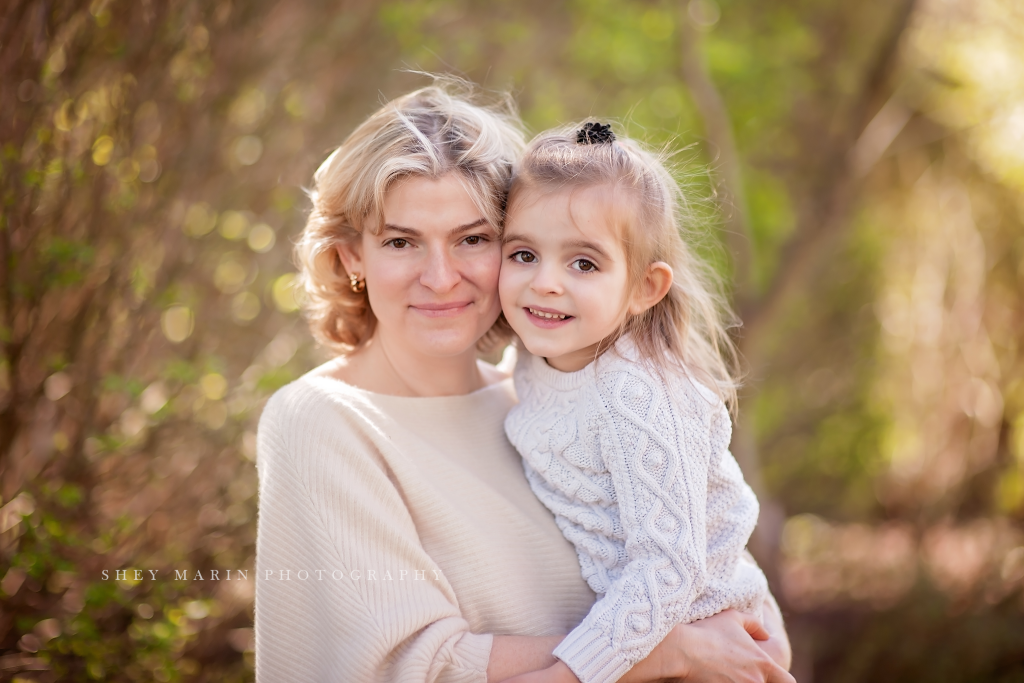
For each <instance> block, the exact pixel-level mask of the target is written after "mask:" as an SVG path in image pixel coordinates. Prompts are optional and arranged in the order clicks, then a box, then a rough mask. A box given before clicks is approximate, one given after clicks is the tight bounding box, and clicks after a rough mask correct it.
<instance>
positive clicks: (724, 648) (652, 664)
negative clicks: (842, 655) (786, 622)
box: [620, 610, 796, 683]
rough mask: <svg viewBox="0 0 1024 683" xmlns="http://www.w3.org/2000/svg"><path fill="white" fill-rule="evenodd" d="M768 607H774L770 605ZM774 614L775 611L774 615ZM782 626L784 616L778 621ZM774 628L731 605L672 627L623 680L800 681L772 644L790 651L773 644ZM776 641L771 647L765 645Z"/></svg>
mask: <svg viewBox="0 0 1024 683" xmlns="http://www.w3.org/2000/svg"><path fill="white" fill-rule="evenodd" d="M765 611H766V612H767V611H768V610H765ZM773 617H774V615H773ZM772 627H773V628H779V629H780V630H781V620H779V621H778V623H775V622H772ZM775 639H777V636H775V637H773V632H770V631H769V630H766V629H765V628H764V627H763V626H762V625H761V622H759V621H758V620H757V619H756V618H755V617H753V616H751V615H749V614H746V613H744V612H738V611H736V610H726V611H724V612H720V613H718V614H716V615H715V616H713V617H708V618H707V619H701V620H700V621H695V622H693V623H690V624H680V625H678V626H676V627H675V628H673V629H672V630H671V631H669V634H668V635H667V636H666V637H665V640H663V641H661V643H660V644H659V645H658V646H657V647H656V648H654V650H653V651H652V652H651V654H650V655H648V657H647V659H645V660H643V661H641V662H640V663H639V664H637V665H636V666H635V667H633V668H632V669H630V670H629V671H628V672H627V673H626V675H625V676H623V677H622V678H621V679H620V680H621V681H622V683H642V682H644V681H653V680H658V679H662V678H666V679H683V680H685V681H686V683H796V681H795V679H794V678H793V677H792V676H791V675H790V674H789V672H788V671H786V670H785V669H784V668H783V667H782V666H780V663H779V662H777V661H776V660H775V659H774V658H773V657H772V656H771V655H770V654H769V652H768V651H767V649H775V650H778V651H779V653H780V655H781V654H782V653H788V650H789V647H788V646H789V643H788V641H786V643H785V647H782V646H781V644H780V643H772V642H771V641H772V640H775ZM766 644H770V645H769V647H767V648H766V647H765V645H766Z"/></svg>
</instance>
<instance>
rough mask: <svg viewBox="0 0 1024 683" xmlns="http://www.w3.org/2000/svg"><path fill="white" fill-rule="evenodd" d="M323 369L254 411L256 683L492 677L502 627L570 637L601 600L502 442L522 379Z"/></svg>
mask: <svg viewBox="0 0 1024 683" xmlns="http://www.w3.org/2000/svg"><path fill="white" fill-rule="evenodd" d="M329 366H330V364H326V365H325V366H322V367H321V368H318V369H317V370H314V371H313V372H311V373H309V374H307V375H305V376H303V377H301V378H300V379H298V380H296V381H295V382H292V383H291V384H289V385H288V386H286V387H284V388H282V389H280V390H279V391H278V392H277V393H275V394H274V395H273V396H272V397H271V398H270V400H269V402H268V403H267V406H266V408H265V409H264V411H263V415H262V417H261V419H260V424H259V432H258V440H257V468H258V471H259V482H260V483H259V500H260V505H259V517H258V524H257V540H256V572H255V573H256V600H255V602H256V616H255V626H256V680H257V681H258V682H259V683H278V682H281V683H303V682H309V683H313V682H316V683H325V682H338V683H348V682H360V683H361V682H363V681H414V682H416V683H421V682H423V681H484V680H486V674H485V672H486V668H487V661H488V658H489V656H490V648H491V642H492V634H519V635H555V634H564V633H568V632H569V631H571V630H572V629H573V627H575V626H576V624H578V623H579V622H580V620H581V619H582V618H583V617H584V616H585V615H586V614H587V612H588V610H589V609H590V607H591V605H592V604H593V602H594V597H595V596H594V593H593V592H592V591H591V590H590V589H589V588H588V587H587V584H586V583H585V582H584V580H583V579H582V578H581V577H580V572H579V566H578V564H577V561H576V555H575V552H574V550H573V547H572V545H571V544H569V543H568V542H567V541H566V540H565V538H563V536H562V534H561V533H560V532H559V530H558V527H557V526H556V525H555V521H554V519H553V518H552V516H551V513H550V512H548V511H547V509H545V508H544V506H543V505H541V503H540V502H538V500H537V499H536V497H535V496H534V495H533V493H532V492H531V491H530V488H529V486H528V484H527V482H526V479H525V478H524V476H523V469H522V463H521V460H520V458H519V455H518V454H517V453H516V451H515V450H514V449H513V448H512V446H511V445H510V444H509V443H508V441H507V439H506V438H505V434H504V430H503V427H502V424H503V421H504V419H505V415H506V413H507V412H508V410H509V408H511V407H512V405H513V404H514V403H515V394H514V392H513V387H512V381H511V380H505V381H503V382H500V383H497V384H494V385H491V386H489V387H487V388H484V389H482V390H480V391H477V392H474V393H472V394H468V395H465V396H451V397H441V398H403V397H396V396H383V395H380V394H374V393H371V392H368V391H363V390H361V389H356V388H354V387H352V386H349V385H347V384H345V383H343V382H340V381H338V380H336V379H333V378H330V377H326V376H322V373H323V372H325V371H326V370H328V369H329Z"/></svg>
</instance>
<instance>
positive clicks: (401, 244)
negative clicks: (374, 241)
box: [385, 237, 409, 249]
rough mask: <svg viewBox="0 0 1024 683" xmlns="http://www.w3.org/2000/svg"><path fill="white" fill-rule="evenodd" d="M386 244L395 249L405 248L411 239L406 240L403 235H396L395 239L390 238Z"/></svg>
mask: <svg viewBox="0 0 1024 683" xmlns="http://www.w3.org/2000/svg"><path fill="white" fill-rule="evenodd" d="M385 244H387V245H388V246H390V247H394V248H395V249H404V248H405V247H406V246H408V244H409V240H404V239H402V238H401V237H396V238H395V239H393V240H388V241H387V242H386V243H385Z"/></svg>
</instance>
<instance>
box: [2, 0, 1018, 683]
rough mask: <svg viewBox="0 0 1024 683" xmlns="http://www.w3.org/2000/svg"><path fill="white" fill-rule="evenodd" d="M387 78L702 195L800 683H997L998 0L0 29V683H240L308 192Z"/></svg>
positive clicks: (13, 6)
mask: <svg viewBox="0 0 1024 683" xmlns="http://www.w3.org/2000/svg"><path fill="white" fill-rule="evenodd" d="M415 70H427V71H432V72H449V73H455V74H459V75H462V76H465V77H466V78H468V79H470V80H472V81H475V82H477V83H479V84H481V85H483V86H484V87H486V88H491V89H499V90H500V89H511V90H512V92H513V94H514V97H515V99H516V101H517V102H518V104H519V106H520V108H521V111H522V115H523V117H524V120H525V121H526V124H527V126H528V127H529V129H530V131H531V132H538V131H540V130H542V129H544V128H546V127H549V126H553V125H557V124H561V123H565V122H567V121H571V120H578V119H581V118H584V117H588V116H595V117H597V118H600V119H601V120H608V119H614V120H617V121H619V122H620V124H621V125H622V127H623V128H624V129H626V130H628V131H629V132H630V133H631V134H632V135H634V136H636V137H639V138H641V139H644V140H646V141H648V142H649V143H651V144H652V145H655V146H668V147H669V148H672V149H675V150H678V152H679V153H678V154H677V156H676V159H677V160H679V162H680V166H681V169H682V172H683V174H684V175H685V176H686V178H687V179H688V182H689V185H690V188H691V191H692V192H693V193H694V197H697V198H699V197H701V196H706V197H709V198H712V200H713V201H710V202H709V201H702V202H698V204H699V205H700V206H702V207H705V208H706V212H705V213H706V219H707V239H706V240H705V241H704V243H703V245H702V247H701V248H702V249H704V250H705V253H706V254H707V255H708V256H709V258H712V259H713V260H714V261H715V263H717V264H718V266H719V267H720V268H721V269H722V271H723V272H724V273H725V274H727V277H728V280H729V282H730V283H731V287H732V289H731V296H732V299H733V301H734V303H735V306H736V308H737V310H738V311H739V312H740V314H741V316H742V318H743V321H744V326H743V327H742V328H741V329H739V330H737V340H738V343H739V344H740V347H741V349H742V351H743V354H744V357H745V359H746V363H747V369H748V374H747V384H746V389H745V392H744V395H743V398H742V404H741V409H740V419H739V422H738V424H737V427H736V433H735V438H734V443H733V449H734V452H735V453H736V454H737V456H738V458H739V459H740V461H741V463H742V465H743V467H744V470H745V472H746V475H747V478H748V480H749V481H750V482H751V483H752V484H753V485H754V486H755V487H756V489H757V491H758V493H759V495H760V497H761V501H762V516H761V523H760V525H759V527H758V531H757V533H756V535H755V537H754V539H753V541H752V548H753V550H754V552H755V554H756V555H757V557H758V558H759V560H760V561H761V563H762V564H763V565H764V567H765V569H766V571H767V573H768V574H769V576H770V578H771V581H772V583H773V587H774V591H775V594H776V595H777V596H778V598H779V600H780V602H781V603H782V606H783V609H784V612H785V615H786V618H787V623H788V627H789V630H790V633H791V635H792V638H793V641H794V648H795V662H794V673H795V675H796V676H797V679H798V680H799V681H801V682H802V683H808V682H810V681H821V682H824V681H829V682H840V681H843V682H845V681H850V682H853V681H901V682H907V681H929V682H947V681H948V682H954V681H1005V682H1009V681H1024V594H1022V585H1024V349H1021V345H1020V340H1021V338H1022V333H1024V230H1022V227H1024V197H1022V194H1021V190H1022V189H1024V5H1022V4H1021V3H1020V2H1018V1H1017V0H918V1H917V2H911V1H908V0H859V1H858V2H849V1H844V0H692V1H686V0H680V1H678V2H666V1H662V0H636V1H632V2H626V1H624V0H577V1H569V2H551V1H550V0H548V1H543V2H542V1H539V0H522V1H519V2H512V1H511V0H487V1H484V0H415V1H410V2H365V1H361V0H347V1H327V0H246V1H245V2H241V1H238V2H231V1H230V0H222V1H221V2H216V1H207V2H199V1H194V0H173V1H163V0H131V1H129V0H115V1H107V0H93V1H92V2H81V1H79V2H75V1H71V0H68V1H65V2H44V1H42V0H31V1H29V0H8V1H7V2H5V3H3V8H2V9H0V349H2V355H0V578H2V580H0V678H2V679H3V680H11V679H14V680H22V681H57V680H61V681H85V680H111V681H178V680H181V681H251V680H253V671H252V663H253V657H252V640H251V626H252V588H253V585H254V583H253V576H252V573H251V568H252V565H253V553H254V540H255V524H256V519H255V517H256V507H257V497H256V496H257V477H256V472H255V467H254V463H253V459H254V443H255V441H254V431H255V427H256V424H257V420H258V417H259V413H260V409H261V406H262V405H263V402H264V400H265V399H266V398H267V396H269V395H270V394H271V393H272V392H273V391H274V390H275V389H276V388H278V387H280V386H282V385H283V384H285V383H287V382H289V381H290V380H292V379H293V378H295V377H297V376H299V375H300V374H302V373H303V372H305V371H306V370H308V369H310V368H312V367H313V366H315V365H317V364H319V363H320V362H322V361H323V360H324V359H325V358H326V355H325V354H324V352H323V351H322V350H319V349H317V348H316V347H315V346H314V345H313V343H312V341H311V338H310V336H309V334H308V332H307V330H306V327H305V325H304V323H303V321H302V319H301V316H300V314H299V312H298V311H297V305H296V299H295V296H296V295H295V293H294V290H293V274H294V268H293V266H292V265H291V254H290V250H291V244H292V240H293V239H294V237H295V235H296V234H297V232H298V231H299V230H300V228H301V226H302V224H303V220H304V215H305V212H306V211H307V208H308V201H307V199H306V197H305V195H304V192H303V187H304V186H307V185H308V184H309V183H310V181H311V176H312V173H313V171H314V169H315V168H316V167H317V165H318V164H319V163H320V162H321V161H322V160H323V159H324V158H325V156H326V154H327V153H328V152H329V150H330V149H331V148H332V147H333V146H335V145H337V144H338V143H339V142H340V141H341V140H343V139H344V137H345V136H346V135H347V134H348V133H349V132H350V131H351V130H352V128H353V127H354V126H355V125H356V124H357V123H358V122H359V121H360V120H362V119H363V118H364V117H365V116H366V115H368V114H369V113H370V112H371V111H373V110H374V109H375V108H376V107H378V106H379V105H380V104H381V103H382V102H384V101H386V100H387V99H389V98H391V97H394V96H396V95H399V94H401V93H403V92H406V91H408V90H410V89H412V88H414V87H419V86H422V85H425V84H426V83H428V82H429V79H427V78H425V77H423V76H422V75H417V74H415V73H410V71H415ZM118 569H123V570H131V571H129V572H128V573H126V574H125V575H124V576H126V578H125V579H122V580H117V578H116V570H118ZM134 569H142V570H144V573H143V574H142V576H143V579H142V580H136V577H137V575H136V574H135V573H134ZM150 569H152V570H157V571H158V578H157V580H150V579H149V577H150V576H151V575H150V574H149V572H148V570H150ZM215 569H216V570H219V571H220V574H219V576H220V577H221V579H222V580H220V581H215V580H211V579H212V575H211V570H215ZM227 569H231V570H233V571H237V570H238V569H243V570H244V569H249V570H250V574H249V580H248V581H245V580H242V581H238V580H234V581H226V580H223V577H224V571H225V570H227ZM104 570H107V571H108V572H109V573H108V575H107V576H108V577H109V578H107V579H106V580H105V579H104V575H103V573H102V572H103V571H104ZM175 570H178V571H183V570H187V571H188V576H189V580H174V579H173V575H174V572H175ZM197 573H198V575H199V576H202V577H203V580H197V579H196V576H197ZM235 576H237V574H236V575H235Z"/></svg>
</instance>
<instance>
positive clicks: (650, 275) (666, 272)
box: [629, 261, 672, 315]
mask: <svg viewBox="0 0 1024 683" xmlns="http://www.w3.org/2000/svg"><path fill="white" fill-rule="evenodd" d="M671 288H672V266H670V265H668V264H667V263H665V262H664V261H655V262H654V263H652V264H651V265H649V266H647V272H646V273H644V279H643V281H642V282H641V283H640V288H639V290H638V291H637V292H636V293H635V294H634V295H633V300H632V302H631V303H630V305H629V314H630V315H640V314H641V313H643V312H644V311H646V310H647V309H649V308H651V307H652V306H654V305H655V304H657V303H658V302H659V301H661V300H662V299H664V298H665V295H666V294H668V290H669V289H671Z"/></svg>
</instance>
